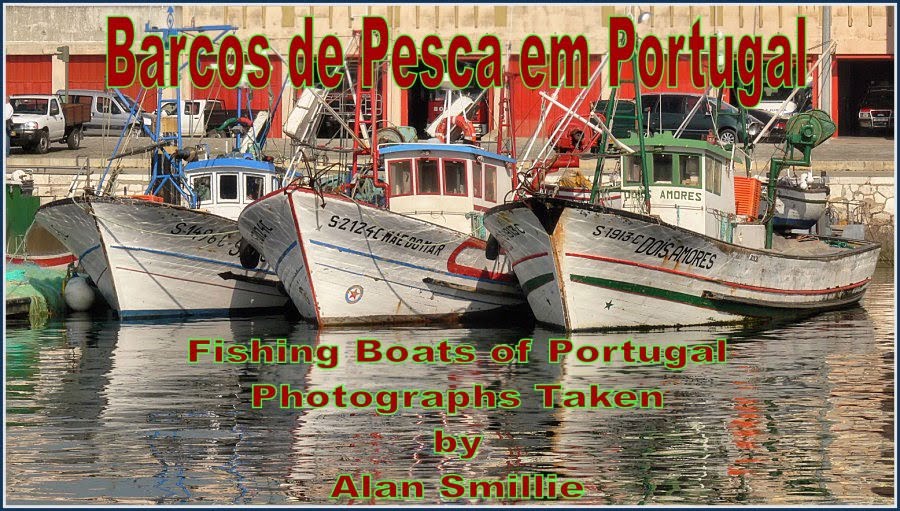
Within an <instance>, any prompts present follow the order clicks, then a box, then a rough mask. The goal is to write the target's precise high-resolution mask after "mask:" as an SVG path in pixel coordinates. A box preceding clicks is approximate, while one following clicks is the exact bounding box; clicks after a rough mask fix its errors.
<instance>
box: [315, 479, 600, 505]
mask: <svg viewBox="0 0 900 511" xmlns="http://www.w3.org/2000/svg"><path fill="white" fill-rule="evenodd" d="M584 491H585V489H584V484H583V483H581V482H579V481H577V480H575V479H560V478H559V477H558V476H557V475H556V474H539V473H521V474H509V475H508V476H507V477H506V479H466V478H464V477H462V476H461V475H458V474H445V475H443V476H442V477H441V479H440V488H439V489H438V493H439V495H440V497H442V498H446V499H489V500H575V499H580V498H581V497H583V496H584ZM425 494H426V484H425V482H424V481H419V480H407V479H404V480H398V479H375V478H374V477H372V475H371V474H361V475H360V476H359V477H358V479H354V477H353V476H351V475H349V474H341V475H339V476H338V478H337V481H336V482H335V483H334V487H333V488H332V489H331V495H330V497H331V498H332V499H366V500H423V499H425Z"/></svg>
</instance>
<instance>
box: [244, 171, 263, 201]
mask: <svg viewBox="0 0 900 511" xmlns="http://www.w3.org/2000/svg"><path fill="white" fill-rule="evenodd" d="M244 194H245V195H246V197H245V198H244V200H245V201H246V202H252V201H255V200H256V199H258V198H260V197H262V196H263V178H262V176H244Z"/></svg>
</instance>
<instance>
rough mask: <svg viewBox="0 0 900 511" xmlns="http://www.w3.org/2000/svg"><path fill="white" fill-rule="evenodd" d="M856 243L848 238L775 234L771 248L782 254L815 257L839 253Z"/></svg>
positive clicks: (856, 245)
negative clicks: (831, 239)
mask: <svg viewBox="0 0 900 511" xmlns="http://www.w3.org/2000/svg"><path fill="white" fill-rule="evenodd" d="M858 246H859V244H858V243H855V242H853V241H850V240H843V241H832V242H831V243H829V242H828V241H825V240H822V239H819V238H817V237H815V236H804V235H791V236H787V237H786V236H779V235H777V234H776V235H775V236H774V237H773V239H772V249H773V250H775V251H777V252H781V253H784V254H789V255H795V256H802V257H815V256H822V255H830V254H839V253H841V252H844V251H846V250H848V249H852V248H857V247H858Z"/></svg>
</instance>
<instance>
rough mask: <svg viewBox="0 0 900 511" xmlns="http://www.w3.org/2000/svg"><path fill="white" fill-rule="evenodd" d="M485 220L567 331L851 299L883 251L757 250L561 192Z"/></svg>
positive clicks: (780, 310) (764, 314) (727, 317)
mask: <svg viewBox="0 0 900 511" xmlns="http://www.w3.org/2000/svg"><path fill="white" fill-rule="evenodd" d="M484 223H485V227H487V229H488V230H489V231H490V232H491V234H493V235H494V236H495V237H496V238H497V239H498V240H499V242H500V245H501V246H502V247H503V248H504V249H505V250H506V252H507V254H508V255H509V257H510V259H511V261H512V266H513V268H514V270H515V272H516V276H517V277H518V278H519V281H520V282H521V283H522V284H521V285H522V288H523V290H524V291H525V292H526V293H527V295H528V302H529V304H530V305H531V308H532V311H533V312H534V315H535V317H536V318H537V319H538V321H540V322H542V323H546V324H548V325H553V326H555V327H559V328H564V329H567V330H590V329H609V328H642V327H664V326H682V325H699V324H715V323H733V322H744V321H747V320H752V319H756V318H775V317H784V316H790V315H795V314H800V313H807V314H808V313H811V312H815V311H820V310H824V309H829V308H836V307H842V306H846V305H848V304H852V303H855V302H856V301H858V300H859V299H860V298H861V297H862V295H863V293H864V292H865V289H866V286H867V285H868V282H869V281H870V279H871V277H872V274H873V272H874V271H875V265H876V262H877V260H878V251H879V246H878V245H877V244H873V243H868V242H848V241H844V242H843V243H844V244H849V245H848V248H846V249H845V250H839V249H836V248H835V249H833V250H832V251H831V253H828V254H827V255H818V256H816V255H806V256H802V255H787V254H785V253H780V252H777V251H774V250H754V249H749V248H745V247H741V246H737V245H733V244H730V243H725V242H722V241H719V240H716V239H713V238H710V237H707V236H704V235H701V234H698V233H695V232H692V231H689V230H686V229H681V228H677V227H674V226H671V225H668V224H665V223H662V222H660V221H658V220H656V219H654V218H651V217H646V216H643V215H638V214H633V213H627V212H623V211H621V210H612V209H605V208H602V207H598V206H589V205H586V204H583V203H577V202H571V201H562V200H556V199H527V200H526V201H524V202H519V203H513V204H508V205H504V206H499V207H497V208H494V209H492V210H490V211H489V212H488V213H487V214H486V215H485V218H484ZM817 243H818V242H817Z"/></svg>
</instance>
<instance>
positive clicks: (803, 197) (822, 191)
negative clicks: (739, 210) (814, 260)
mask: <svg viewBox="0 0 900 511" xmlns="http://www.w3.org/2000/svg"><path fill="white" fill-rule="evenodd" d="M817 185H818V186H815V185H814V186H809V187H808V188H807V189H805V190H804V189H802V188H800V187H799V186H795V185H793V184H790V183H786V182H784V181H783V180H782V181H780V182H779V183H778V186H777V187H776V192H775V193H776V195H775V228H776V229H779V230H784V229H809V228H810V227H812V226H814V225H816V223H817V222H818V221H819V219H820V218H822V215H824V214H825V210H826V209H827V208H828V193H829V189H828V186H826V185H824V184H818V183H817ZM768 207H769V202H768V200H767V199H766V196H765V194H763V195H762V197H760V201H759V212H760V216H762V217H765V214H766V211H767V210H768Z"/></svg>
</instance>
